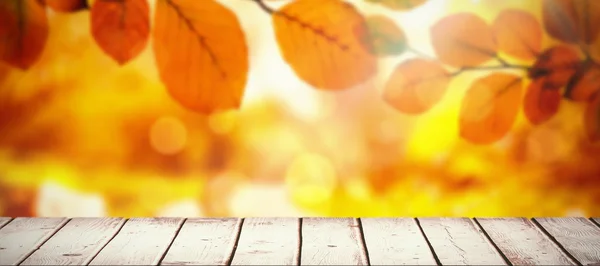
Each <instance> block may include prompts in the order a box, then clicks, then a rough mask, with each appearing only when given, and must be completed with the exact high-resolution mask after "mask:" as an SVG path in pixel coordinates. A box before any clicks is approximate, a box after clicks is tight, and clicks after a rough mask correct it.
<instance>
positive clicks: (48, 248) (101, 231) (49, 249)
mask: <svg viewBox="0 0 600 266" xmlns="http://www.w3.org/2000/svg"><path fill="white" fill-rule="evenodd" d="M123 222H124V220H123V219H121V218H73V219H71V220H70V221H69V222H67V224H66V225H65V226H64V227H63V228H61V229H60V230H59V231H58V232H56V234H54V236H52V237H51V238H50V239H49V240H48V241H46V243H44V244H43V245H42V246H41V247H40V248H39V249H38V250H36V251H35V252H34V253H33V254H31V256H29V257H28V258H27V259H26V260H25V261H23V263H22V264H21V265H83V264H87V263H88V262H89V261H90V260H91V259H92V258H93V257H94V256H95V255H96V254H98V251H100V249H102V247H103V246H104V245H106V243H108V241H110V239H111V238H112V237H113V236H114V235H115V234H116V233H117V231H118V230H119V228H121V226H122V225H123Z"/></svg>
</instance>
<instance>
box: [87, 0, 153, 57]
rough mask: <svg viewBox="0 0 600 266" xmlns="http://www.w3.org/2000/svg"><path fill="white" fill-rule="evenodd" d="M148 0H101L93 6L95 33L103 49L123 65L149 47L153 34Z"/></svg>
mask: <svg viewBox="0 0 600 266" xmlns="http://www.w3.org/2000/svg"><path fill="white" fill-rule="evenodd" d="M149 16H150V10H149V7H148V2H147V0H122V1H105V0H99V1H96V2H95V3H94V5H93V6H92V10H91V18H92V22H91V23H92V36H93V37H94V40H96V43H98V45H99V46H100V48H102V50H103V51H104V52H105V53H107V54H108V55H110V56H111V57H112V58H113V59H114V60H116V61H117V62H118V63H119V64H121V65H123V64H125V63H127V62H128V61H129V60H131V59H133V58H134V57H136V56H137V55H138V54H139V53H140V52H141V51H142V50H143V49H144V47H146V43H147V42H148V37H149V35H150V19H149Z"/></svg>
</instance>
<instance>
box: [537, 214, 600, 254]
mask: <svg viewBox="0 0 600 266" xmlns="http://www.w3.org/2000/svg"><path fill="white" fill-rule="evenodd" d="M535 221H537V222H538V223H539V224H540V225H541V226H542V227H543V228H544V229H545V230H546V231H547V232H548V233H549V234H550V235H551V236H552V237H553V238H554V239H556V241H557V242H558V243H559V244H560V245H562V246H563V247H564V249H565V250H566V251H567V252H569V253H570V254H571V256H573V257H574V258H575V259H576V260H578V261H579V263H581V264H583V265H589V264H600V228H598V227H597V226H596V225H595V224H594V223H592V221H590V220H588V219H585V218H583V217H564V218H535Z"/></svg>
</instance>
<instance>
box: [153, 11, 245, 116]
mask: <svg viewBox="0 0 600 266" xmlns="http://www.w3.org/2000/svg"><path fill="white" fill-rule="evenodd" d="M154 20H155V21H154V29H153V42H154V44H153V48H154V54H155V58H156V64H157V66H158V71H159V74H160V78H161V80H162V82H163V83H164V84H165V85H166V87H167V90H168V91H169V93H170V94H171V96H172V97H173V98H174V99H175V100H176V101H177V102H179V103H180V104H182V105H183V106H184V107H186V108H188V109H191V110H194V111H197V112H201V113H212V112H215V111H219V110H225V109H234V108H238V107H239V106H240V104H241V100H242V96H243V94H244V87H245V86H246V79H247V74H248V67H249V66H248V48H247V46H246V39H245V36H244V33H243V31H242V28H241V25H240V23H239V21H238V19H237V17H236V16H235V14H234V13H233V12H232V11H231V10H229V9H227V8H226V7H224V6H222V5H221V4H219V3H218V2H216V1H214V0H202V1H197V0H159V1H157V2H156V13H155V16H154Z"/></svg>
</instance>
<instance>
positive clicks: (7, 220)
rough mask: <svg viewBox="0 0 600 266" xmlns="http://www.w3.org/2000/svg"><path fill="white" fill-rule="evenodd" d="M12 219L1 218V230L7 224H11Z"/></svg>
mask: <svg viewBox="0 0 600 266" xmlns="http://www.w3.org/2000/svg"><path fill="white" fill-rule="evenodd" d="M11 220H12V218H10V217H0V228H2V227H3V226H4V225H5V224H7V223H8V222H10V221H11Z"/></svg>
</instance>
